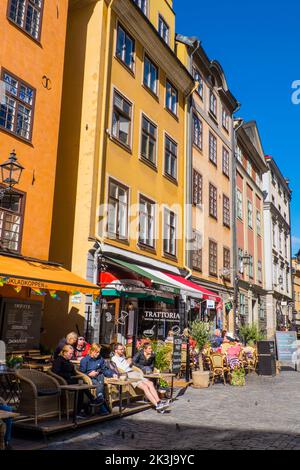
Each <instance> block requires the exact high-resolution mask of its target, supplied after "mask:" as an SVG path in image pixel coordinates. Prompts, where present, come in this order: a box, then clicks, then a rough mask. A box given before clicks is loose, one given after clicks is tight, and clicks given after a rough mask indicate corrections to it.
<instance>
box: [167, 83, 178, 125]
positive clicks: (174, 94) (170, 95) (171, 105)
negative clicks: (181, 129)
mask: <svg viewBox="0 0 300 470" xmlns="http://www.w3.org/2000/svg"><path fill="white" fill-rule="evenodd" d="M177 106H178V91H177V90H176V88H174V87H173V85H171V83H170V82H169V81H168V80H167V82H166V108H167V109H168V110H169V111H171V112H172V113H173V114H175V115H176V116H177Z"/></svg>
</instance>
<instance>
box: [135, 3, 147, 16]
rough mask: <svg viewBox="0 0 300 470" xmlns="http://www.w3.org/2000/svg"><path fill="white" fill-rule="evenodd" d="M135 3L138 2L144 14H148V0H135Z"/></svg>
mask: <svg viewBox="0 0 300 470" xmlns="http://www.w3.org/2000/svg"><path fill="white" fill-rule="evenodd" d="M133 1H134V3H136V4H137V6H138V7H139V8H140V9H141V10H142V12H143V13H144V15H146V16H147V12H148V0H133Z"/></svg>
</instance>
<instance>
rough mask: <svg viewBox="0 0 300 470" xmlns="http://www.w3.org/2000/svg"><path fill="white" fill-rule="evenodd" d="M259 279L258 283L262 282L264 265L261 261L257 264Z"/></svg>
mask: <svg viewBox="0 0 300 470" xmlns="http://www.w3.org/2000/svg"><path fill="white" fill-rule="evenodd" d="M257 279H258V282H262V263H261V261H258V262H257Z"/></svg>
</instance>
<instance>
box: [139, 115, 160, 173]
mask: <svg viewBox="0 0 300 470" xmlns="http://www.w3.org/2000/svg"><path fill="white" fill-rule="evenodd" d="M156 139H157V127H156V126H155V124H153V123H152V122H151V121H149V119H147V118H146V117H145V116H142V148H141V155H142V157H143V158H145V159H146V160H149V161H150V162H151V163H153V164H155V162H156Z"/></svg>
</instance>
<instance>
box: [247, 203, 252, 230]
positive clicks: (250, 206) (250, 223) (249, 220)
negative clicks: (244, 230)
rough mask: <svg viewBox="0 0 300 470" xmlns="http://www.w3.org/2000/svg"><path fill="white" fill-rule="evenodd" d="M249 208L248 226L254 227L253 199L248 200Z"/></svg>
mask: <svg viewBox="0 0 300 470" xmlns="http://www.w3.org/2000/svg"><path fill="white" fill-rule="evenodd" d="M247 208H248V227H250V228H253V206H252V202H251V201H249V200H248V201H247Z"/></svg>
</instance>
